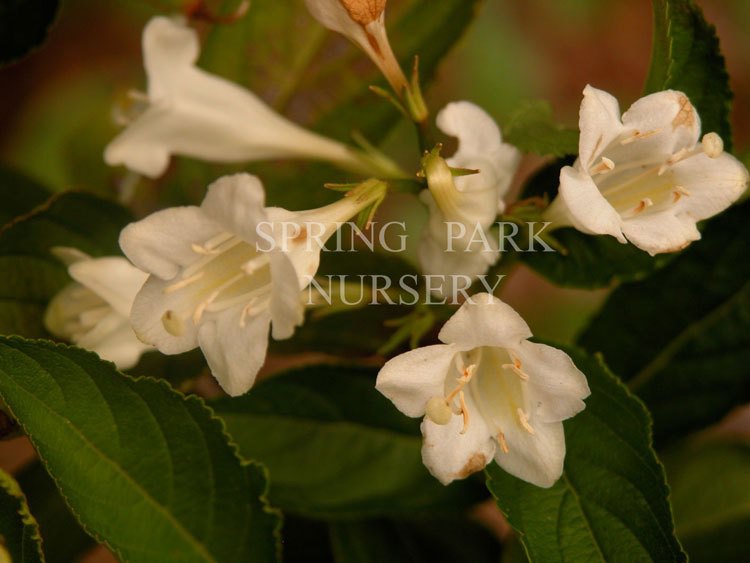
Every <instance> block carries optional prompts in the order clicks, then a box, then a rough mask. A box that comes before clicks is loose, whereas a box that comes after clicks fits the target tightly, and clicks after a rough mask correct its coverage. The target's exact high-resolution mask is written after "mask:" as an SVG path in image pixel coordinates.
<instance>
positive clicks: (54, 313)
mask: <svg viewBox="0 0 750 563" xmlns="http://www.w3.org/2000/svg"><path fill="white" fill-rule="evenodd" d="M52 252H53V253H54V254H55V255H56V256H57V257H58V258H60V260H62V261H63V262H64V263H66V264H67V265H68V273H69V274H70V277H71V278H73V279H74V280H75V281H74V283H71V284H69V285H67V286H66V287H65V288H63V290H62V291H60V292H59V293H58V294H57V295H56V296H55V297H54V298H53V299H52V301H51V302H50V304H49V306H48V307H47V311H46V313H45V315H44V325H45V327H47V330H49V332H50V333H51V334H53V335H54V336H57V337H58V338H62V339H65V340H68V341H70V342H72V343H74V344H76V345H78V346H80V347H81V348H86V349H87V350H91V351H92V352H96V353H97V354H99V356H100V357H101V358H102V359H105V360H109V361H111V362H114V363H115V365H116V366H117V367H118V368H120V369H127V368H131V367H133V366H134V365H135V364H137V363H138V359H139V358H140V357H141V354H143V353H144V352H146V351H148V350H150V349H152V347H151V346H149V345H147V344H144V343H143V342H141V341H140V340H138V338H137V337H136V335H135V333H134V332H133V329H132V328H131V327H130V308H131V306H132V305H133V300H134V299H135V296H136V294H137V293H138V291H139V290H140V289H141V287H142V286H143V284H144V283H145V282H146V278H147V277H148V274H146V273H144V272H142V271H140V270H139V269H138V268H136V267H135V266H133V265H132V264H131V263H130V262H128V261H127V260H126V259H125V258H123V257H122V256H106V257H103V258H91V257H90V256H88V255H87V254H84V253H83V252H81V251H80V250H77V249H75V248H67V247H57V248H53V249H52Z"/></svg>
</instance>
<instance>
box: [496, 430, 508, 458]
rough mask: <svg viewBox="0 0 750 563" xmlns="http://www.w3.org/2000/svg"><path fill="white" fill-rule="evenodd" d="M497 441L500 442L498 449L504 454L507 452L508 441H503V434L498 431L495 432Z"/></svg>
mask: <svg viewBox="0 0 750 563" xmlns="http://www.w3.org/2000/svg"><path fill="white" fill-rule="evenodd" d="M497 443H498V444H500V449H501V450H502V452H503V453H504V454H507V453H508V452H509V451H510V449H509V448H508V442H506V441H505V434H503V433H502V432H498V434H497Z"/></svg>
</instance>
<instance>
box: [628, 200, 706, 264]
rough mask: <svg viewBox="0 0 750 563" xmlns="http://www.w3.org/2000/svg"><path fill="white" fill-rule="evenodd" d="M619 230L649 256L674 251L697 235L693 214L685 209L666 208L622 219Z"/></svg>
mask: <svg viewBox="0 0 750 563" xmlns="http://www.w3.org/2000/svg"><path fill="white" fill-rule="evenodd" d="M622 230H623V232H624V233H625V236H626V237H628V240H629V241H630V242H632V243H633V244H634V245H636V246H637V247H638V248H640V249H641V250H645V251H646V252H648V253H649V254H650V255H651V256H654V255H655V254H661V253H664V252H678V251H680V250H682V249H683V248H685V247H686V246H688V245H689V244H690V243H691V242H693V241H696V240H700V238H701V234H700V232H699V231H698V229H697V227H696V219H695V217H693V216H691V215H690V213H689V212H684V213H680V214H679V215H674V213H673V212H672V210H669V209H667V210H664V211H660V212H655V213H643V214H641V215H639V216H636V217H631V218H629V219H626V220H625V221H624V222H623V225H622Z"/></svg>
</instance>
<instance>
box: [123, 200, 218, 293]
mask: <svg viewBox="0 0 750 563" xmlns="http://www.w3.org/2000/svg"><path fill="white" fill-rule="evenodd" d="M222 232H224V229H223V228H222V227H221V225H219V224H218V223H217V222H216V221H213V220H212V219H210V218H208V217H207V216H206V214H205V213H204V212H203V210H202V209H200V208H199V207H175V208H172V209H165V210H163V211H157V212H156V213H153V214H151V215H149V216H148V217H146V218H145V219H142V220H140V221H138V222H137V223H131V224H130V225H128V226H127V227H125V228H124V229H123V231H122V233H120V247H121V248H122V250H123V252H124V253H125V255H126V256H127V257H128V258H129V259H130V261H131V262H133V264H135V265H136V266H137V267H138V268H140V269H141V270H143V271H145V272H150V273H152V274H154V275H156V276H159V277H160V278H162V279H165V280H168V279H172V278H173V277H174V276H176V275H177V273H178V272H179V270H180V268H182V267H184V266H188V265H190V264H192V263H193V262H195V261H196V260H197V259H198V256H197V255H196V254H195V252H194V251H193V249H192V245H193V244H202V243H204V242H206V241H207V240H209V239H211V238H213V237H215V236H216V235H218V234H220V233H222Z"/></svg>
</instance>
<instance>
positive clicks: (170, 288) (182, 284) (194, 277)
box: [164, 271, 206, 293]
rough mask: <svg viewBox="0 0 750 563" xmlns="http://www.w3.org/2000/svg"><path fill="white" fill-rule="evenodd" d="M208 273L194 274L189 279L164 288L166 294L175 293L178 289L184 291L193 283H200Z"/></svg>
mask: <svg viewBox="0 0 750 563" xmlns="http://www.w3.org/2000/svg"><path fill="white" fill-rule="evenodd" d="M205 273H206V272H203V271H201V272H198V273H197V274H194V275H192V276H190V277H189V278H185V279H182V280H180V281H178V282H176V283H173V284H172V285H170V286H167V287H165V288H164V293H173V292H175V291H177V290H178V289H182V288H183V287H187V286H189V285H190V284H191V283H193V282H196V281H198V280H199V279H201V278H202V277H203V276H204V275H205Z"/></svg>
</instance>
